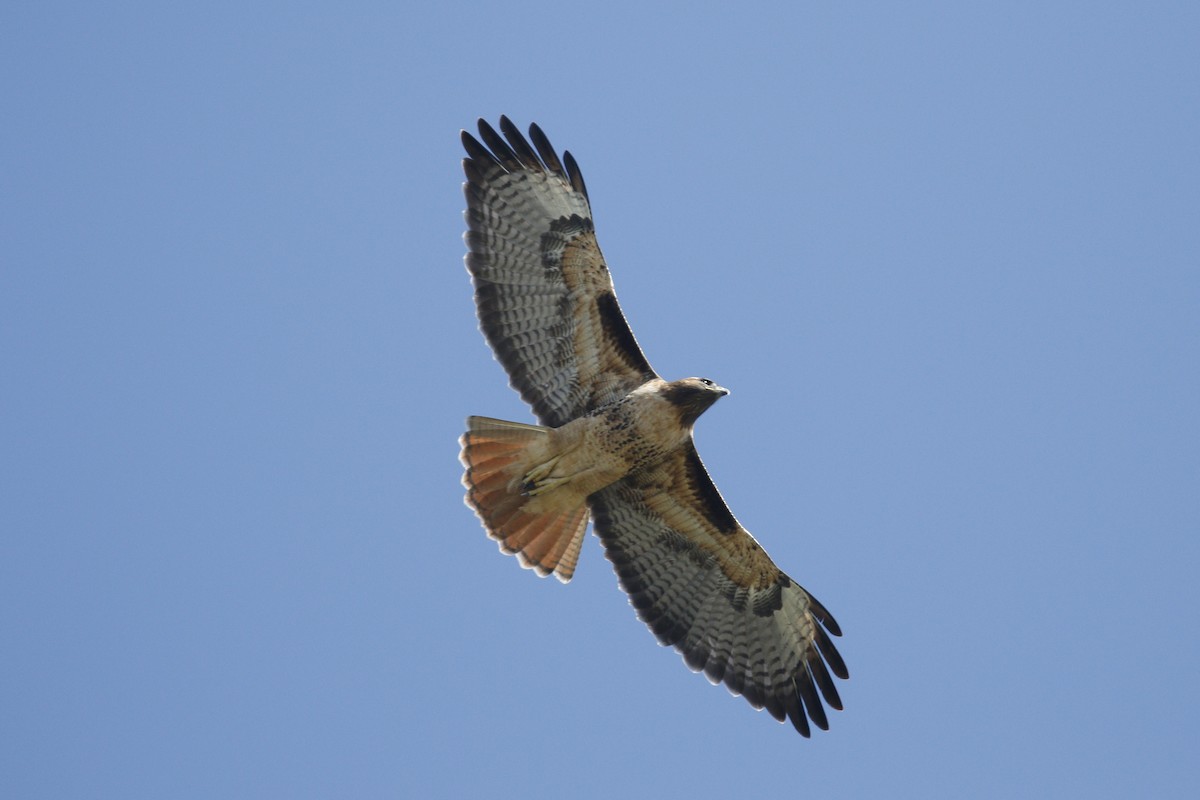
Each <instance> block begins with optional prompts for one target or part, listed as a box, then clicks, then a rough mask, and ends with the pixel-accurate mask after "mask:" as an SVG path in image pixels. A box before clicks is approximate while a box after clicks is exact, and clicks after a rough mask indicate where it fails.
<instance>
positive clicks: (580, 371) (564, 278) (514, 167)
mask: <svg viewBox="0 0 1200 800" xmlns="http://www.w3.org/2000/svg"><path fill="white" fill-rule="evenodd" d="M500 130H501V131H502V132H503V134H504V135H503V136H501V135H500V134H499V133H497V132H496V131H495V129H493V128H492V127H491V126H490V125H488V124H487V123H486V122H484V121H483V120H480V121H479V135H480V138H481V139H482V143H481V142H480V141H479V140H478V139H476V138H475V137H473V136H472V135H471V134H469V133H467V132H466V131H463V134H462V142H463V147H464V148H466V151H467V158H465V159H464V160H463V171H464V172H465V173H466V176H467V182H466V184H465V185H464V190H465V192H466V196H467V211H466V218H467V228H468V229H467V233H466V242H467V250H468V252H467V256H466V265H467V270H468V271H469V272H470V273H471V276H472V278H473V280H474V284H475V304H476V308H477V311H478V314H479V327H480V329H481V330H482V331H483V334H484V336H485V337H486V338H487V340H488V343H489V344H490V345H491V346H492V350H493V351H494V352H495V354H496V359H497V360H498V361H499V362H500V363H501V365H503V367H504V369H505V370H506V371H507V372H508V376H509V381H510V383H511V384H512V386H513V388H515V389H516V390H517V391H518V392H520V393H521V397H522V398H524V400H525V401H526V402H527V403H529V404H530V405H531V406H532V407H533V410H534V413H535V414H536V415H537V417H538V419H539V421H541V423H542V424H544V425H549V426H552V427H557V426H560V425H563V424H565V423H567V422H569V421H570V420H572V419H574V418H576V417H579V416H582V415H584V414H586V413H588V412H589V411H592V410H594V409H596V408H598V407H600V406H602V405H606V404H607V403H610V402H612V401H614V400H616V399H618V398H620V397H622V396H624V395H625V394H627V393H628V392H629V391H631V390H632V389H634V388H636V387H638V386H640V385H641V384H642V383H644V382H645V381H647V380H649V379H651V378H654V377H657V376H656V375H655V373H654V370H653V369H651V367H650V364H649V363H648V362H647V361H646V357H645V356H644V355H643V354H642V351H641V349H640V348H639V347H638V344H637V342H636V341H635V340H634V338H633V332H632V331H630V329H629V324H628V323H627V322H626V321H625V317H624V315H623V314H622V313H621V308H620V306H619V305H617V298H616V295H615V294H614V292H613V284H612V279H611V278H610V277H609V274H608V267H607V265H605V263H604V257H603V255H601V253H600V247H599V245H598V244H597V243H596V234H595V231H594V230H593V227H592V213H591V207H590V205H589V204H588V196H587V188H586V187H585V186H584V183H583V177H582V175H580V172H579V167H578V166H577V165H576V164H575V160H574V159H573V158H572V157H571V154H570V153H564V154H563V158H562V160H561V161H560V160H559V157H558V155H557V154H556V153H555V151H554V148H553V147H551V145H550V142H549V141H548V140H547V139H546V136H545V134H543V133H542V131H541V129H540V128H538V127H537V126H536V125H533V126H531V127H530V129H529V135H530V139H532V140H533V146H532V147H531V146H530V144H529V141H527V140H526V139H525V137H524V136H522V135H521V132H520V131H519V130H517V128H516V126H514V125H513V124H512V122H510V121H509V120H508V118H507V117H501V118H500Z"/></svg>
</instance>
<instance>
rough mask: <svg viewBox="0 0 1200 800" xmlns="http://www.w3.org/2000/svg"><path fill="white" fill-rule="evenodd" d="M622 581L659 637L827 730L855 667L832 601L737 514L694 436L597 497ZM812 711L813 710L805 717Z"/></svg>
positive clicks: (597, 521)
mask: <svg viewBox="0 0 1200 800" xmlns="http://www.w3.org/2000/svg"><path fill="white" fill-rule="evenodd" d="M589 503H590V505H591V508H592V515H593V522H594V525H595V529H596V533H597V535H598V536H599V537H600V539H601V541H602V542H603V543H604V547H605V551H606V554H607V557H608V559H609V560H610V561H611V562H612V563H613V567H614V569H615V570H616V573H617V576H618V577H619V579H620V581H621V587H622V588H623V589H624V590H625V591H626V593H628V594H629V598H630V603H631V604H632V605H633V607H634V608H635V609H636V610H637V614H638V616H639V617H640V618H641V619H642V621H643V622H645V623H646V625H647V626H649V628H650V630H651V631H653V633H654V635H655V636H657V637H658V641H659V642H660V643H661V644H664V645H672V646H674V647H675V648H676V649H677V650H678V651H679V652H680V653H681V654H682V656H683V659H684V661H685V662H686V663H687V665H688V666H689V667H690V668H691V669H692V670H694V671H697V672H698V671H701V670H703V672H704V673H705V675H707V676H708V678H709V680H711V681H712V682H713V683H717V682H721V681H723V682H724V683H725V685H726V686H727V687H728V688H729V690H730V691H731V692H733V693H734V694H740V695H744V696H745V698H746V699H747V700H748V701H750V704H751V705H753V706H754V707H755V708H766V709H767V710H768V711H769V712H770V713H771V715H772V716H773V717H775V719H777V720H779V721H781V722H782V721H783V720H784V719H785V718H789V719H791V722H792V725H794V726H795V728H796V730H798V731H799V732H800V733H801V734H803V735H804V736H808V735H809V724H808V720H812V722H813V723H814V724H815V725H817V727H819V728H822V729H826V728H828V724H829V723H828V720H827V718H826V715H825V709H824V707H823V706H822V703H821V699H822V698H824V701H825V703H827V704H828V705H829V706H830V707H832V708H836V709H839V710H840V709H841V708H842V703H841V699H840V698H839V697H838V692H837V688H836V687H835V686H834V682H833V679H832V678H831V677H830V673H831V672H832V673H833V674H834V675H836V676H838V677H839V678H846V677H848V676H849V673H848V672H847V670H846V665H845V662H843V661H842V657H841V656H840V655H839V654H838V652H837V649H836V648H835V647H834V646H833V642H832V641H830V638H829V636H828V634H833V635H834V636H840V635H841V630H840V629H839V628H838V625H837V622H836V621H834V619H833V616H832V615H831V614H830V613H829V612H828V611H826V610H825V608H824V606H822V605H821V604H820V603H818V602H817V600H816V599H815V598H814V597H813V596H812V595H810V594H809V593H808V592H807V591H805V590H804V589H803V588H802V587H800V586H799V585H797V584H796V583H795V582H794V581H792V579H791V578H789V577H788V576H787V575H785V574H784V573H783V572H781V571H780V570H779V568H778V567H776V566H775V564H774V562H772V561H771V559H770V557H769V556H768V555H767V554H766V552H765V551H764V550H763V549H762V547H760V546H759V544H758V542H756V541H755V540H754V537H752V536H751V535H750V533H749V532H748V531H747V530H746V529H745V528H743V527H742V526H741V525H740V524H738V521H737V520H736V519H735V518H734V516H733V514H732V513H730V511H729V508H728V506H726V505H725V501H724V500H723V499H722V498H721V495H720V493H719V492H718V491H717V488H716V486H715V485H714V484H713V482H712V479H711V478H710V477H709V475H708V472H707V471H706V470H705V469H704V465H703V464H702V463H701V461H700V457H699V455H698V454H697V453H696V448H695V446H694V445H692V444H691V443H688V444H687V445H686V446H685V447H683V448H681V449H680V450H679V451H678V452H677V453H676V454H675V455H674V456H671V457H669V458H667V459H666V460H665V461H663V462H661V463H659V464H657V465H655V466H654V467H652V468H649V469H646V470H643V471H641V472H637V473H634V474H631V475H629V476H628V477H626V478H624V479H622V480H620V481H618V482H617V483H615V484H613V485H611V486H609V487H608V488H606V489H603V490H601V491H599V492H597V493H596V494H594V495H592V496H591V498H590V499H589ZM806 717H807V718H806Z"/></svg>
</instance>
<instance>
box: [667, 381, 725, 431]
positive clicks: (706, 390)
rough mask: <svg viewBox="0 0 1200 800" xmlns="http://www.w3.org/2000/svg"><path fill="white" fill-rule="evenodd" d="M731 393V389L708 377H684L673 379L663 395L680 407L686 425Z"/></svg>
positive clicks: (681, 416)
mask: <svg viewBox="0 0 1200 800" xmlns="http://www.w3.org/2000/svg"><path fill="white" fill-rule="evenodd" d="M727 394H729V390H728V389H726V388H724V387H723V386H718V385H717V384H715V383H713V382H712V381H710V380H709V379H708V378H684V379H683V380H681V381H672V382H670V383H668V384H667V385H666V387H664V389H663V397H665V398H666V399H667V401H668V402H670V403H671V405H673V406H675V407H676V408H678V409H679V413H680V418H681V421H682V422H683V424H684V425H691V424H692V423H694V422H695V421H696V420H697V419H698V418H699V417H700V415H701V414H703V413H704V412H705V411H707V410H708V408H709V406H711V405H712V404H713V403H715V402H717V401H718V400H720V399H721V398H722V397H724V396H725V395H727Z"/></svg>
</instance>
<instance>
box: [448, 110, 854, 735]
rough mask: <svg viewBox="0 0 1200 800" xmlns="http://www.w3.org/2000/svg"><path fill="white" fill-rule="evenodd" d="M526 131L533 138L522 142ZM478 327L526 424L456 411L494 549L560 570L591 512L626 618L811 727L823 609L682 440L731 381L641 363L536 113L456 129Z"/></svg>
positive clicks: (834, 667)
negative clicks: (626, 604) (462, 153)
mask: <svg viewBox="0 0 1200 800" xmlns="http://www.w3.org/2000/svg"><path fill="white" fill-rule="evenodd" d="M530 142H532V145H531V144H530ZM462 143H463V147H464V148H465V149H466V152H467V157H466V158H465V159H464V160H463V171H464V172H465V173H466V179H467V180H466V183H465V184H464V190H465V193H466V197H467V211H466V220H467V232H466V234H465V239H466V243H467V255H466V266H467V271H468V272H469V273H470V274H471V278H472V281H473V283H474V287H475V305H476V310H477V313H478V316H479V327H480V329H481V330H482V331H483V335H484V337H485V338H486V339H487V341H488V343H489V344H490V345H491V347H492V350H493V351H494V353H495V356H496V359H497V360H498V361H499V362H500V364H501V365H502V366H503V367H504V369H505V370H506V371H507V372H508V375H509V379H510V383H511V385H512V387H513V388H514V389H516V390H517V391H518V392H519V393H520V395H521V397H522V398H523V399H524V400H525V401H526V402H527V403H529V405H530V406H531V407H532V408H533V412H534V414H535V415H536V416H537V419H538V422H539V423H540V424H539V425H530V424H525V423H520V422H506V421H503V420H498V419H491V418H488V417H470V418H468V420H467V432H466V433H465V434H463V436H462V438H461V440H460V443H461V445H462V451H461V455H460V459H461V461H462V463H463V466H464V468H465V474H464V475H463V484H464V485H465V486H466V488H467V494H466V502H467V504H468V505H469V506H470V507H471V508H473V509H474V510H475V513H476V514H477V515H478V516H479V519H480V520H481V521H482V523H483V526H484V528H485V529H486V530H487V533H488V535H489V536H491V537H492V538H493V539H495V540H496V541H497V542H499V545H500V548H501V550H503V551H504V552H506V553H511V554H515V555H516V556H517V558H518V559H519V560H520V562H521V564H522V565H523V566H525V567H528V568H531V569H533V570H535V571H536V572H537V573H538V574H539V575H543V576H544V575H549V574H553V575H555V576H556V577H557V578H558V579H559V580H561V581H563V582H564V583H565V582H567V581H569V580H570V579H571V576H572V574H573V573H574V571H575V565H576V562H577V560H578V557H579V550H580V547H581V546H582V544H583V538H584V532H585V530H586V529H587V524H588V521H589V520H591V522H592V525H593V529H594V530H595V533H596V535H597V536H598V537H599V538H600V541H601V542H602V543H603V545H604V549H605V554H606V556H607V557H608V559H609V561H611V562H612V564H613V567H614V569H615V571H616V573H617V577H618V580H619V581H620V584H621V587H622V588H623V589H624V590H625V592H626V593H627V594H628V595H629V599H630V603H631V604H632V605H633V607H634V608H635V609H636V611H637V614H638V616H639V617H640V618H641V619H642V621H643V622H645V623H646V625H647V626H648V627H649V628H650V630H651V631H652V632H653V633H654V635H655V636H656V637H658V641H659V642H660V643H661V644H663V645H671V646H673V647H674V648H676V649H677V650H678V651H679V652H680V654H682V656H683V660H684V661H685V662H686V664H687V665H688V667H689V668H691V669H692V670H693V671H697V672H699V671H703V672H704V674H705V675H706V676H707V677H708V679H709V680H710V681H712V682H713V683H719V682H724V684H725V685H726V686H727V687H728V689H729V691H730V692H732V693H733V694H735V695H738V694H740V695H742V696H744V697H745V698H746V699H747V700H748V701H749V702H750V704H751V705H752V706H754V707H755V708H757V709H761V708H766V709H767V711H768V712H769V713H770V714H771V716H773V717H774V718H775V719H777V720H779V721H780V722H783V721H784V720H785V719H786V720H790V721H791V723H792V725H793V726H794V727H795V729H796V730H797V731H799V732H800V733H801V734H802V735H804V736H809V734H810V727H809V721H810V720H811V722H812V723H813V724H814V725H816V726H817V727H819V728H822V729H828V727H829V722H828V718H827V716H826V713H825V708H824V705H823V704H822V700H824V704H825V705H828V706H830V707H831V708H835V709H838V710H841V708H842V701H841V698H840V697H839V696H838V691H837V687H836V686H835V684H834V681H833V677H832V676H837V677H839V678H847V677H849V673H848V672H847V670H846V664H845V662H844V661H843V660H842V657H841V655H839V653H838V651H837V649H836V648H835V647H834V645H833V642H832V641H831V640H830V638H829V634H832V635H834V636H840V635H841V629H840V628H839V627H838V624H837V622H836V621H834V618H833V616H832V615H831V614H830V613H829V612H828V611H827V610H825V607H824V606H823V605H821V604H820V603H819V602H817V600H816V598H814V597H813V596H812V595H811V594H810V593H809V592H808V591H806V590H805V589H804V588H802V587H801V586H800V585H799V584H797V583H796V582H795V581H793V580H792V579H791V578H789V577H788V576H787V575H785V574H784V573H783V572H782V571H781V570H780V569H779V568H778V567H777V566H775V563H774V562H773V561H772V560H771V559H770V557H769V556H768V555H767V554H766V552H765V551H764V550H763V548H762V547H761V546H760V545H759V543H758V542H757V541H756V540H755V539H754V537H753V536H751V535H750V532H749V531H747V530H746V529H745V528H743V527H742V526H741V525H740V524H739V523H738V521H737V519H736V518H735V517H734V516H733V514H732V513H731V512H730V510H729V507H728V506H727V505H726V504H725V501H724V500H723V499H722V497H721V495H720V493H719V492H718V491H717V488H716V486H715V485H714V484H713V482H712V479H711V478H710V477H709V475H708V472H707V471H706V470H705V468H704V464H703V463H702V462H701V461H700V456H699V455H698V454H697V452H696V447H695V445H694V443H693V441H692V427H693V426H694V425H695V423H696V420H697V418H699V416H700V415H701V414H702V413H704V411H706V410H707V409H708V408H709V407H710V406H711V405H712V404H713V403H715V402H716V401H717V400H718V399H719V398H721V397H723V396H725V395H726V394H728V392H727V391H726V390H725V389H723V388H722V387H720V386H718V385H717V384H715V383H713V382H712V381H711V380H709V379H707V378H685V379H683V380H676V381H666V380H664V379H663V378H661V377H659V375H658V374H657V373H656V372H655V371H654V369H653V368H651V366H650V363H649V362H648V361H647V360H646V356H645V355H644V354H643V353H642V350H641V348H640V347H639V346H638V343H637V340H636V339H634V336H633V332H632V331H631V330H630V328H629V324H628V323H627V322H626V320H625V317H624V315H623V314H622V313H621V308H620V306H619V305H618V304H617V297H616V294H615V293H614V291H613V282H612V277H611V276H610V274H609V270H608V265H607V264H606V263H605V261H604V257H603V255H601V253H600V246H599V245H598V244H597V241H596V234H595V229H594V227H593V224H592V212H591V205H590V203H589V200H588V192H587V187H586V186H585V185H584V182H583V175H582V174H581V173H580V171H579V166H578V165H577V164H576V163H575V159H574V158H572V157H571V154H570V153H569V152H564V153H563V155H562V158H561V159H560V158H559V156H558V154H557V153H556V152H555V150H554V148H553V147H552V146H551V145H550V142H549V140H548V139H547V138H546V135H545V134H544V133H543V132H542V130H541V128H539V127H538V126H537V125H532V126H530V128H529V138H528V139H526V138H525V137H524V136H523V135H522V134H521V132H520V131H519V130H518V129H517V128H516V126H515V125H513V123H512V122H511V121H509V119H508V118H507V117H501V118H500V132H499V133H498V132H497V131H496V130H495V129H494V128H493V127H492V126H491V125H489V124H488V123H487V122H485V121H484V120H482V119H481V120H480V121H479V138H478V139H477V138H475V137H474V136H472V135H471V134H470V133H468V132H466V131H463V132H462Z"/></svg>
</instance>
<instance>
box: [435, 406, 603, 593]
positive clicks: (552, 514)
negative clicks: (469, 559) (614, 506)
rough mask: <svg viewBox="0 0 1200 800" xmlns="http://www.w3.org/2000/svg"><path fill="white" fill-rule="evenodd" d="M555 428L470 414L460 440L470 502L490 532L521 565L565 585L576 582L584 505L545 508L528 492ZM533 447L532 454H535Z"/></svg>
mask: <svg viewBox="0 0 1200 800" xmlns="http://www.w3.org/2000/svg"><path fill="white" fill-rule="evenodd" d="M549 432H550V428H543V427H540V426H537V425H524V424H522V423H520V422H505V421H504V420H499V419H490V418H488V417H468V418H467V432H466V433H464V434H463V435H462V438H461V439H459V443H460V444H461V445H462V453H461V454H460V455H459V460H460V461H462V464H463V467H465V468H466V472H465V473H464V474H463V485H464V486H466V487H467V496H466V502H467V505H469V506H470V507H471V508H473V509H475V513H476V514H477V515H478V516H479V519H480V520H482V522H483V526H484V528H486V529H487V532H488V536H490V537H492V538H493V539H495V540H496V541H497V542H499V543H500V549H501V550H503V551H504V552H506V553H512V554H515V555H516V556H517V559H518V560H519V561H520V562H521V566H523V567H526V568H529V569H532V570H534V571H536V572H537V573H538V574H539V575H542V576H546V575H549V574H551V573H553V574H554V577H556V578H558V579H559V580H560V581H562V582H563V583H566V582H567V581H569V580H571V576H572V575H573V574H574V573H575V564H576V562H577V561H578V560H579V549H580V547H582V546H583V534H584V531H585V530H586V529H587V521H588V508H587V505H586V504H585V503H579V504H577V505H572V506H571V507H568V508H560V507H550V508H546V507H545V504H544V503H535V502H531V501H532V500H534V499H535V498H531V497H530V496H529V494H528V492H527V489H528V488H529V474H530V470H531V468H532V467H533V466H534V465H535V464H536V462H537V461H538V460H539V458H538V453H537V450H538V447H539V445H541V446H542V447H544V446H545V444H546V440H547V437H548V434H549ZM531 451H533V452H531Z"/></svg>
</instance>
